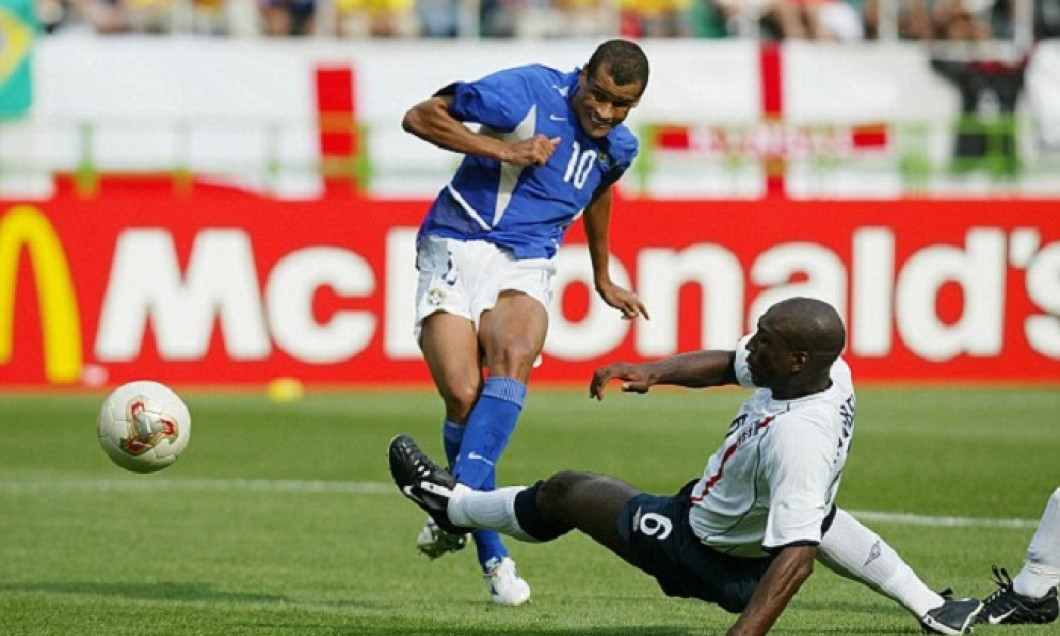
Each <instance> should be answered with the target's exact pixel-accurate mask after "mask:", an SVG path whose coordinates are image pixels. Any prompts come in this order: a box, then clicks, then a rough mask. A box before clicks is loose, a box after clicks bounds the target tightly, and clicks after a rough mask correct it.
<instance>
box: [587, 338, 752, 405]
mask: <svg viewBox="0 0 1060 636" xmlns="http://www.w3.org/2000/svg"><path fill="white" fill-rule="evenodd" d="M735 356H736V352H735V351H715V350H711V351H695V352H693V353H682V354H679V355H676V356H673V357H670V358H666V359H665V360H659V361H658V362H649V363H646V364H630V363H628V362H615V363H613V364H609V365H607V366H604V367H600V368H599V369H597V370H596V372H594V373H593V379H592V381H591V383H590V384H589V396H590V397H594V398H596V399H597V400H602V399H604V392H605V391H606V389H607V384H608V383H609V382H611V381H612V380H620V381H621V382H622V391H623V392H625V393H647V392H648V389H650V388H651V387H653V386H655V385H657V384H669V385H673V386H683V387H688V388H703V387H708V386H721V385H723V384H736V373H735V371H734V370H733V361H734V358H735Z"/></svg>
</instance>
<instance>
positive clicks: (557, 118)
mask: <svg viewBox="0 0 1060 636" xmlns="http://www.w3.org/2000/svg"><path fill="white" fill-rule="evenodd" d="M548 118H549V119H551V120H552V121H567V118H566V117H560V116H559V115H549V116H548Z"/></svg>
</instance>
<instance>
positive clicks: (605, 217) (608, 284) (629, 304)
mask: <svg viewBox="0 0 1060 636" xmlns="http://www.w3.org/2000/svg"><path fill="white" fill-rule="evenodd" d="M583 223H584V224H585V236H586V238H587V239H588V242H589V258H590V259H592V263H593V283H594V285H595V287H596V293H597V294H599V295H600V298H602V299H603V301H604V302H605V303H607V304H608V305H610V306H612V307H614V308H615V309H617V310H619V311H620V312H622V317H623V318H625V319H627V320H632V319H633V318H636V317H637V316H644V317H645V318H648V319H649V320H650V319H651V316H649V315H648V309H647V308H646V307H645V306H644V303H642V302H641V301H640V298H638V297H637V295H636V294H635V293H633V292H632V291H630V290H628V289H626V288H624V287H621V286H619V285H616V284H615V283H614V281H612V280H611V272H610V270H609V267H610V260H611V259H610V239H609V238H608V230H609V226H610V224H611V188H610V186H609V187H607V188H604V189H602V190H600V191H599V192H597V193H596V196H594V197H593V200H592V202H590V203H589V205H588V206H587V207H586V208H585V215H584V221H583Z"/></svg>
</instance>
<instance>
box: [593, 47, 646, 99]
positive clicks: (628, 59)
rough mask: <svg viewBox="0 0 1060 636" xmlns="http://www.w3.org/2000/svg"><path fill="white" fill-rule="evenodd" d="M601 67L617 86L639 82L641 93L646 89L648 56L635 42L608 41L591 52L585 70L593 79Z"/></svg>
mask: <svg viewBox="0 0 1060 636" xmlns="http://www.w3.org/2000/svg"><path fill="white" fill-rule="evenodd" d="M601 66H606V67H607V72H608V75H610V76H611V79H613V80H614V81H615V84H618V85H619V86H626V85H628V84H633V83H635V82H641V83H642V85H641V92H642V93H643V92H644V89H645V88H647V87H648V56H646V55H644V51H643V50H642V49H641V48H640V46H639V45H637V44H636V43H635V42H630V41H629V40H608V41H607V42H604V43H603V44H601V45H600V46H598V47H596V50H595V51H593V56H592V57H590V58H589V63H588V64H586V65H585V70H586V72H587V73H588V75H589V77H595V76H596V71H598V70H599V69H600V67H601Z"/></svg>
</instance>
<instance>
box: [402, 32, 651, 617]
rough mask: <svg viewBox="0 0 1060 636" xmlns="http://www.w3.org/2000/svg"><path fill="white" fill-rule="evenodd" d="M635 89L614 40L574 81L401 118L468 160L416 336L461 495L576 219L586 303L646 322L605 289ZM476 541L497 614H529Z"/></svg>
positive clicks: (539, 328)
mask: <svg viewBox="0 0 1060 636" xmlns="http://www.w3.org/2000/svg"><path fill="white" fill-rule="evenodd" d="M647 83H648V60H647V57H646V56H645V55H644V52H643V51H642V50H641V48H640V47H639V46H638V45H637V44H635V43H633V42H629V41H625V40H610V41H607V42H604V43H603V44H601V45H600V46H599V47H598V48H597V49H596V51H595V52H594V53H593V55H592V56H591V58H590V59H589V62H588V63H587V64H586V65H585V66H584V67H583V68H580V69H574V70H573V71H570V72H563V71H559V70H555V69H551V68H547V67H545V66H540V65H532V66H523V67H518V68H512V69H507V70H502V71H499V72H497V73H493V74H491V75H488V76H486V77H483V78H481V79H479V80H477V81H473V82H456V83H454V84H450V85H449V86H446V87H445V88H443V89H441V90H440V91H438V92H437V93H436V94H435V95H433V96H432V97H431V98H430V99H427V100H426V101H423V102H421V103H419V104H417V105H416V106H414V107H412V108H411V109H410V110H409V111H408V112H407V113H406V114H405V117H404V120H403V122H402V126H403V127H404V129H405V130H406V131H407V132H410V133H412V134H414V135H416V136H418V137H420V138H422V139H424V140H426V141H429V142H431V143H433V144H435V145H436V146H439V147H441V148H444V149H446V150H451V151H453V152H458V153H461V154H463V155H464V159H463V161H462V163H461V164H460V167H459V168H458V170H457V171H456V174H455V175H454V176H453V178H452V180H451V181H450V182H449V184H448V185H446V186H445V187H444V188H443V189H442V190H441V192H439V194H438V197H437V198H436V199H435V201H434V203H433V205H431V208H430V211H429V212H428V213H427V216H426V218H425V219H424V221H423V224H422V226H421V227H420V232H419V235H418V238H417V263H416V265H417V269H418V270H419V285H418V290H417V306H416V330H417V339H418V342H419V345H420V348H421V350H422V351H423V356H424V359H425V360H426V362H427V366H428V367H429V369H430V372H431V377H432V378H433V380H434V383H435V385H436V386H437V388H438V392H439V394H440V395H441V397H442V399H443V401H444V403H445V423H444V427H443V441H444V447H445V454H446V457H447V459H448V461H449V463H450V466H451V467H452V470H453V473H454V474H455V476H456V478H457V479H459V481H460V482H461V483H464V484H466V485H467V486H468V487H470V488H474V489H478V490H490V489H492V488H494V486H495V469H496V464H497V460H498V459H499V458H500V455H501V453H502V452H503V450H504V448H505V447H506V446H507V444H508V440H509V438H510V437H511V435H512V432H513V431H514V429H515V425H516V421H517V420H518V418H519V413H520V411H521V410H522V407H523V402H524V400H525V399H526V391H527V381H528V380H529V378H530V370H531V368H532V367H533V366H534V363H535V360H536V359H537V358H538V356H539V354H540V353H541V349H542V347H543V346H544V342H545V335H546V332H547V329H548V314H547V310H546V308H547V307H548V304H549V300H550V298H551V288H550V284H551V280H552V278H553V275H554V271H555V270H554V262H553V259H554V257H555V255H556V251H557V250H558V249H559V246H560V243H561V242H562V241H563V236H564V233H565V232H566V230H567V228H569V227H570V226H571V224H572V223H574V222H575V221H576V220H577V219H578V218H579V217H583V218H584V221H583V222H584V226H585V233H586V236H587V238H588V243H589V253H590V258H591V260H592V265H593V274H594V283H595V287H596V291H597V293H598V294H599V295H600V297H601V298H602V299H603V300H604V302H606V303H607V304H608V305H610V306H612V307H614V308H616V309H617V310H618V311H620V312H621V314H622V316H623V317H624V318H627V319H633V318H636V317H637V316H644V317H645V318H647V311H646V310H645V307H644V305H643V304H642V303H641V301H640V300H639V299H638V298H637V296H636V294H634V293H633V292H631V291H630V290H627V289H624V288H622V287H621V286H619V285H616V284H615V283H614V282H613V281H612V280H611V277H610V275H609V273H608V225H609V222H610V217H611V187H612V186H613V185H614V183H615V182H616V181H618V179H619V178H620V177H621V176H622V175H623V173H625V171H626V170H627V169H628V168H629V166H630V163H631V162H632V161H633V158H634V157H635V156H636V154H637V148H638V143H637V139H636V138H635V137H634V136H633V134H632V133H631V132H630V130H629V129H628V128H627V127H626V126H625V125H623V121H624V120H625V119H626V117H627V116H628V115H629V112H630V110H632V109H633V108H634V107H635V106H636V105H637V103H638V101H639V100H640V97H641V95H642V94H643V92H644V89H645V87H646V86H647ZM465 122H466V123H468V124H477V127H476V128H470V127H469V126H467V125H465ZM484 371H485V373H484ZM473 538H474V541H475V544H476V548H477V550H478V558H479V563H480V565H481V566H482V570H483V572H484V573H485V576H486V581H487V583H488V585H489V589H490V592H491V596H492V598H493V600H494V601H495V602H496V603H498V604H499V605H503V606H516V605H521V604H523V603H525V602H526V601H527V600H529V598H530V587H529V585H528V584H527V583H526V581H525V580H524V579H522V578H521V577H520V576H519V575H518V573H517V571H516V569H515V565H514V562H513V561H512V559H511V558H510V557H509V554H508V550H507V548H505V546H504V544H503V543H502V542H501V539H500V537H499V535H497V534H496V533H495V532H492V531H478V532H475V533H474V534H473ZM463 541H464V538H463V537H462V536H457V535H451V534H449V533H446V532H444V531H443V530H441V529H440V528H438V527H437V526H436V525H434V523H433V522H432V521H430V520H428V523H427V525H426V526H425V527H424V529H423V531H421V533H420V536H419V538H418V541H417V543H418V546H419V549H420V551H421V552H423V553H424V554H426V555H428V556H429V557H431V558H436V557H438V556H441V555H442V554H445V553H446V552H449V551H453V550H456V549H460V548H461V547H463Z"/></svg>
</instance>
